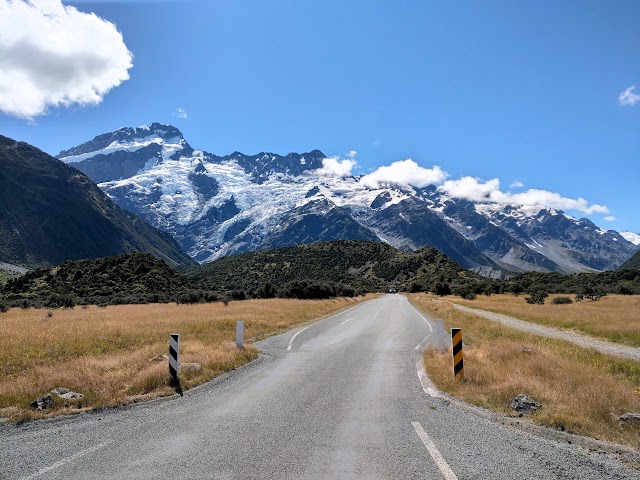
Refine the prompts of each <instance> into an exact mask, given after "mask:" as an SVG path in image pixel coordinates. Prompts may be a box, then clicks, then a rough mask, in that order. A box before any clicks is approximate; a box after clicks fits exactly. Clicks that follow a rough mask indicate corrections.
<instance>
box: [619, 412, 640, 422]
mask: <svg viewBox="0 0 640 480" xmlns="http://www.w3.org/2000/svg"><path fill="white" fill-rule="evenodd" d="M618 420H620V421H621V422H624V423H640V413H625V414H624V415H620V417H618Z"/></svg>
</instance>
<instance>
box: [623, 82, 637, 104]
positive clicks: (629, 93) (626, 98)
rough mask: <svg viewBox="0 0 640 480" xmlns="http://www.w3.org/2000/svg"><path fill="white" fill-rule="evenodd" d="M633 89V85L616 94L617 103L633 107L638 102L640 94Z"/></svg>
mask: <svg viewBox="0 0 640 480" xmlns="http://www.w3.org/2000/svg"><path fill="white" fill-rule="evenodd" d="M635 89H636V86H635V85H633V86H631V87H629V88H627V89H626V90H625V91H624V92H622V93H621V94H620V95H619V96H618V104H619V105H624V106H628V107H633V106H634V105H635V104H636V103H640V95H639V94H637V93H636V92H635V91H634V90H635Z"/></svg>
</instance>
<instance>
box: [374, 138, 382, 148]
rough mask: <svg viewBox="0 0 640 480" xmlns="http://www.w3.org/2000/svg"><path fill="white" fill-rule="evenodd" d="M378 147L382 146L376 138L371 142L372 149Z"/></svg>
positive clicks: (380, 141)
mask: <svg viewBox="0 0 640 480" xmlns="http://www.w3.org/2000/svg"><path fill="white" fill-rule="evenodd" d="M380 145H382V140H380V139H379V138H376V139H375V140H374V141H373V146H374V147H379V146H380Z"/></svg>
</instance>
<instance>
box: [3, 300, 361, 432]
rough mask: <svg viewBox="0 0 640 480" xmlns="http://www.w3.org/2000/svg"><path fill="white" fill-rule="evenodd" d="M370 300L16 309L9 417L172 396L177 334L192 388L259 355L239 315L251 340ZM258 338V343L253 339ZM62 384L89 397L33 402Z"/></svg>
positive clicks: (6, 375)
mask: <svg viewBox="0 0 640 480" xmlns="http://www.w3.org/2000/svg"><path fill="white" fill-rule="evenodd" d="M363 298H366V297H359V298H357V299H343V298H339V299H331V300H315V301H314V300H285V299H271V300H246V301H241V302H240V301H234V302H231V303H229V305H228V306H224V305H223V304H222V303H213V304H199V305H176V304H150V305H119V306H109V307H103V308H100V307H95V306H92V307H86V308H75V309H72V310H71V309H63V310H51V311H47V310H36V309H27V310H21V309H16V308H14V309H11V310H9V311H8V312H6V313H4V314H0V328H1V329H2V332H3V334H2V335H0V416H4V417H7V418H9V419H11V420H13V421H17V420H24V419H29V418H37V417H42V416H51V415H56V414H61V413H72V412H74V411H79V410H81V409H87V408H97V407H104V406H111V405H117V404H123V403H129V402H132V401H134V400H138V399H145V398H153V397H157V396H163V395H169V394H171V393H173V392H174V391H175V390H174V389H172V388H171V387H170V386H169V378H168V367H167V360H159V361H154V360H152V359H154V358H156V357H158V356H160V355H162V354H166V353H168V348H169V347H168V341H169V334H170V333H173V332H177V333H180V335H181V338H180V343H181V345H180V346H181V352H180V361H181V362H185V363H198V364H200V365H201V369H199V370H195V369H194V370H187V369H184V370H183V371H182V372H181V386H182V388H183V389H187V388H190V387H193V386H195V385H197V384H200V383H202V382H205V381H207V380H210V379H211V378H213V377H215V376H216V375H219V374H221V373H224V372H227V371H229V370H232V369H234V368H237V367H238V366H240V365H243V364H245V363H247V362H249V361H251V360H253V359H254V358H256V357H257V356H258V351H257V350H256V349H255V348H253V347H252V346H251V345H247V346H246V348H245V349H243V350H238V349H237V348H236V347H235V342H234V339H235V322H236V321H237V320H244V322H245V338H246V339H249V341H255V339H259V338H263V337H266V336H269V335H273V334H276V333H280V332H282V331H284V330H286V329H288V328H290V327H292V326H294V325H296V324H299V323H303V322H307V321H310V320H313V319H316V318H320V317H322V316H325V315H328V314H331V313H333V312H336V311H338V310H340V309H343V308H345V307H348V306H350V305H353V304H355V303H357V302H359V301H362V300H363ZM251 339H253V340H251ZM56 387H65V388H68V389H71V390H73V391H75V392H80V393H83V394H84V395H85V396H84V398H82V399H79V400H73V401H58V400H56V401H55V405H54V408H52V409H49V410H46V411H44V412H37V411H34V410H33V409H32V408H31V407H30V403H31V402H32V401H33V400H35V398H37V397H38V396H40V395H43V394H46V393H48V392H49V391H51V390H52V389H54V388H56Z"/></svg>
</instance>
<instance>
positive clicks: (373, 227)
mask: <svg viewBox="0 0 640 480" xmlns="http://www.w3.org/2000/svg"><path fill="white" fill-rule="evenodd" d="M167 132H171V133H167ZM109 135H111V136H109ZM96 139H99V141H98V140H96ZM96 139H94V140H92V141H90V142H85V143H84V144H83V145H84V147H83V148H80V147H82V146H80V147H77V148H78V149H69V150H65V151H63V152H61V154H60V155H59V156H58V157H59V158H61V159H62V160H63V161H66V162H73V164H74V166H75V167H77V168H79V169H80V170H82V171H84V172H85V173H87V175H89V176H90V177H91V176H92V175H93V177H95V179H97V180H102V181H101V182H100V183H99V186H100V188H102V189H103V191H105V192H106V193H107V194H108V195H109V196H110V197H111V198H113V199H114V201H115V202H116V203H118V204H119V205H120V206H122V207H123V208H126V209H129V210H131V211H133V212H134V213H136V214H138V215H140V216H141V217H142V218H144V219H145V220H147V221H149V222H150V223H151V224H152V225H154V226H156V227H158V228H160V229H162V230H164V231H166V232H168V233H170V234H171V235H172V236H173V237H174V238H175V239H176V240H177V241H178V243H179V244H180V245H181V246H182V247H183V248H184V249H185V250H186V251H187V252H188V253H189V255H191V256H192V257H193V258H195V259H196V260H197V261H198V262H200V263H206V262H210V261H212V260H215V259H217V258H220V257H223V256H226V255H230V254H237V253H242V252H245V251H251V250H259V249H265V248H274V247H283V246H288V245H293V244H295V243H299V242H312V241H317V240H332V239H335V240H370V239H377V240H379V241H383V242H386V243H389V244H390V245H393V246H395V247H398V248H401V249H404V250H408V251H411V250H416V249H419V248H421V247H423V246H428V245H432V246H435V247H437V248H440V249H441V250H442V251H443V252H444V253H446V254H447V255H449V256H451V257H452V258H454V259H455V260H456V261H458V262H460V263H461V264H462V265H463V266H465V267H466V268H472V269H476V270H477V271H483V272H484V274H488V275H494V276H500V275H501V274H503V273H504V272H516V273H517V272H525V271H532V270H533V271H542V272H544V271H559V272H565V273H573V272H590V271H601V270H607V269H615V268H618V267H619V266H620V265H622V263H623V262H624V261H625V260H627V259H628V258H629V257H630V256H631V255H632V254H633V253H634V252H635V251H636V250H637V249H638V248H639V247H638V246H636V245H634V244H632V243H631V242H629V241H628V240H626V239H625V238H624V237H623V236H621V235H620V234H619V233H618V232H615V231H613V230H608V231H605V230H602V229H600V228H598V227H597V226H596V225H594V224H593V223H592V222H590V221H589V220H587V219H576V218H574V217H571V216H569V215H566V214H565V213H564V212H562V211H559V210H555V209H552V208H543V207H536V208H533V207H525V206H511V205H498V204H493V203H474V202H470V201H468V200H462V199H458V198H452V197H450V196H448V195H446V194H445V193H443V192H441V191H440V190H439V189H438V188H436V187H435V186H433V185H431V186H426V187H422V188H418V187H412V186H407V185H397V184H391V185H388V184H385V185H382V184H380V185H378V186H377V187H376V186H366V185H363V183H362V182H360V180H361V178H360V177H354V176H351V175H344V176H341V175H337V174H335V173H332V172H331V171H330V169H327V168H325V167H326V160H327V159H326V158H325V156H324V154H323V153H322V152H321V151H320V150H312V151H311V152H306V153H302V154H296V153H290V154H288V155H286V156H281V155H276V154H271V153H264V152H263V153H260V154H257V155H244V154H241V153H240V152H234V153H232V154H230V155H226V156H217V155H213V154H210V153H207V152H204V151H202V150H195V149H193V148H192V147H191V146H190V145H189V144H188V143H187V142H186V141H185V140H184V137H183V136H182V133H180V131H179V130H177V129H176V128H175V127H172V126H167V125H161V124H151V125H149V126H144V127H138V128H134V129H131V128H130V129H120V130H118V131H116V132H112V133H111V134H103V135H99V136H98V137H96ZM110 139H111V140H112V141H111V143H109V144H107V141H108V140H110ZM91 142H94V144H93V145H94V147H98V146H99V147H101V149H99V151H96V152H87V149H88V148H89V147H88V146H87V145H91ZM79 152H82V153H79ZM71 153H74V154H77V155H70V154H71ZM134 157H135V158H134ZM109 170H111V171H110V172H109ZM134 171H135V173H133V172H134ZM93 177H92V178H93ZM321 207H322V208H321ZM314 209H315V210H318V209H320V210H323V213H322V214H321V215H318V214H317V213H313V212H314ZM305 212H306V213H305ZM330 212H331V213H330ZM327 215H329V216H331V217H335V219H336V220H335V222H336V223H337V224H338V225H342V228H338V227H337V226H333V225H329V224H327V222H325V225H324V226H322V225H312V224H314V223H322V218H323V217H325V216H327ZM304 217H307V218H306V220H305V219H304ZM338 219H339V220H338ZM332 222H333V221H332ZM332 222H329V223H332Z"/></svg>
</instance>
